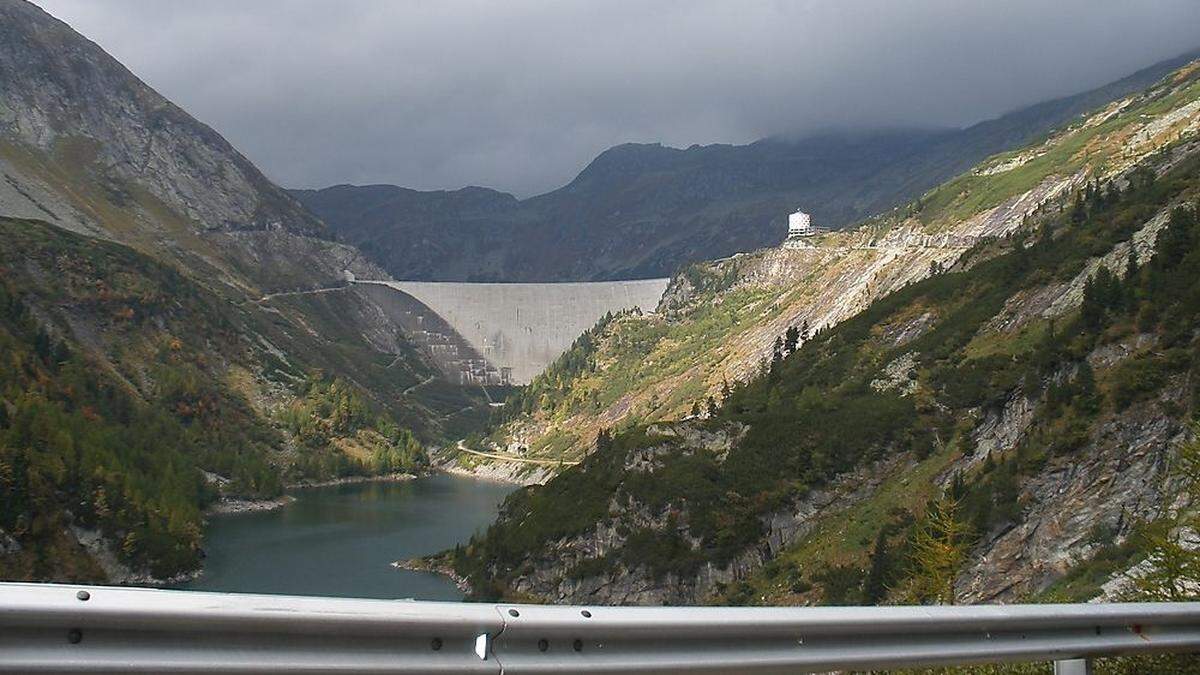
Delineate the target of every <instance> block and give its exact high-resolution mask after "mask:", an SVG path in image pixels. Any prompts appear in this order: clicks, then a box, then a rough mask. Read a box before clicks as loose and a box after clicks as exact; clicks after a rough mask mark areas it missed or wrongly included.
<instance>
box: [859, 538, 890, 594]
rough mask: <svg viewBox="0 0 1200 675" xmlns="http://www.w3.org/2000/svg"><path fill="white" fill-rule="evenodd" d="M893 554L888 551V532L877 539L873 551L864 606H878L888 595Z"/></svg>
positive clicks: (865, 588) (864, 588) (864, 587)
mask: <svg viewBox="0 0 1200 675" xmlns="http://www.w3.org/2000/svg"><path fill="white" fill-rule="evenodd" d="M891 563H892V554H891V551H889V550H888V540H887V532H886V530H880V531H879V535H878V536H876V537H875V548H874V549H873V550H872V551H871V568H870V570H869V571H868V572H867V580H866V581H864V582H863V604H864V605H877V604H879V602H880V601H881V600H883V598H884V596H886V595H887V581H888V580H887V577H888V572H889V570H890V569H891Z"/></svg>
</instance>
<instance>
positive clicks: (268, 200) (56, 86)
mask: <svg viewBox="0 0 1200 675" xmlns="http://www.w3.org/2000/svg"><path fill="white" fill-rule="evenodd" d="M0 72H2V73H4V77H3V78H2V79H0V134H3V135H4V136H6V137H7V138H9V139H13V140H16V141H18V142H21V143H26V144H28V145H31V146H33V147H36V148H38V149H40V150H42V151H45V152H66V153H71V154H74V155H75V156H76V157H75V158H76V159H81V158H85V159H87V160H88V161H90V162H93V163H94V164H96V165H97V166H98V167H102V169H100V170H99V175H98V178H99V179H100V180H102V181H106V182H107V184H108V185H109V187H110V188H111V189H113V190H117V191H119V190H121V189H122V186H123V185H124V184H126V183H135V184H136V185H138V186H141V187H143V188H145V189H147V190H149V192H150V193H151V194H153V195H154V196H155V197H156V198H158V199H159V200H161V201H162V202H164V203H166V204H168V205H170V206H171V207H173V208H175V209H177V210H178V211H179V213H181V214H182V215H184V216H186V217H187V218H188V219H190V220H191V221H193V222H194V223H195V224H196V226H198V227H200V228H202V229H204V230H241V229H259V230H261V229H284V230H287V231H290V232H294V233H297V234H308V235H312V234H320V233H322V232H323V231H324V226H323V224H322V223H321V222H320V221H319V220H317V219H316V218H315V217H313V216H312V215H310V214H309V213H308V212H307V211H306V210H305V209H304V208H303V207H301V206H300V205H299V203H297V202H296V201H295V200H294V199H293V198H292V197H291V196H290V195H288V194H287V193H286V192H284V191H283V190H281V189H279V188H278V187H276V186H275V185H273V184H272V183H271V182H270V181H268V180H267V179H266V178H265V177H264V176H263V175H262V174H261V173H260V172H259V171H258V169H256V168H255V167H254V166H253V165H252V164H251V163H250V162H249V161H247V160H246V158H245V157H243V156H242V155H241V154H240V153H238V152H237V151H236V150H235V149H234V148H233V147H232V146H230V145H229V143H228V142H227V141H225V139H224V138H222V137H221V136H220V135H219V134H217V133H216V132H215V131H213V130H212V129H210V128H209V127H207V126H205V125H203V124H201V123H199V122H197V121H196V120H195V119H193V118H192V117H191V116H190V115H188V114H187V113H186V112H184V111H183V110H181V109H179V108H178V107H177V106H175V105H174V104H173V103H171V102H170V101H168V100H166V99H165V98H163V97H162V96H161V95H159V94H158V93H157V92H155V91H154V90H152V89H150V88H149V87H147V86H146V85H145V84H143V83H142V82H141V80H139V79H137V78H136V77H135V76H134V75H133V74H132V73H130V72H129V71H128V70H126V69H125V67H124V66H122V65H121V64H120V63H118V62H117V61H116V60H115V59H113V58H112V57H110V56H109V55H108V54H106V53H105V52H104V51H103V50H102V49H100V47H98V46H96V45H95V44H93V43H91V42H88V41H86V40H82V39H80V37H79V36H78V35H77V34H76V33H75V32H74V31H73V30H71V28H70V27H69V26H67V25H66V24H64V23H62V22H61V21H58V20H57V19H54V18H53V17H51V16H50V15H49V14H46V13H45V12H43V11H42V10H40V9H38V8H37V7H36V6H34V5H33V4H31V3H28V2H25V1H24V0H4V1H3V2H0Z"/></svg>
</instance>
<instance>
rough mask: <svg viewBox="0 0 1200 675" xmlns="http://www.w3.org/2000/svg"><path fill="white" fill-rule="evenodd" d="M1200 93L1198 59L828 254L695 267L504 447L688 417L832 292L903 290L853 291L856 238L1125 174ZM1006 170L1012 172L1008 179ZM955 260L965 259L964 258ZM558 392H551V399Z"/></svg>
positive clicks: (842, 241) (616, 331)
mask: <svg viewBox="0 0 1200 675" xmlns="http://www.w3.org/2000/svg"><path fill="white" fill-rule="evenodd" d="M1198 99H1200V77H1198V76H1197V66H1196V65H1195V64H1192V65H1189V66H1186V67H1185V68H1183V69H1181V70H1179V71H1177V72H1176V73H1174V74H1172V75H1170V76H1169V77H1167V78H1166V79H1165V80H1163V81H1162V82H1161V83H1159V85H1157V86H1156V87H1154V88H1152V89H1150V90H1148V91H1146V92H1144V93H1141V94H1137V95H1132V96H1129V97H1127V98H1126V99H1122V100H1121V101H1117V102H1114V103H1112V104H1110V105H1108V106H1106V107H1104V108H1103V109H1101V110H1099V111H1096V112H1095V113H1093V114H1091V115H1088V116H1085V117H1084V118H1081V119H1080V120H1079V121H1077V122H1075V123H1073V124H1072V125H1070V126H1068V127H1066V128H1064V129H1062V130H1060V131H1058V132H1056V133H1054V134H1051V135H1049V136H1048V137H1047V138H1046V139H1045V140H1044V141H1040V142H1037V143H1034V144H1033V145H1031V146H1028V147H1026V148H1022V149H1020V150H1015V151H1012V152H1008V153H1004V154H1001V155H998V156H996V157H993V158H990V159H988V160H986V161H985V162H983V163H981V164H980V165H979V167H977V168H976V169H975V170H972V171H970V172H967V173H965V174H963V175H961V176H959V177H956V178H954V179H953V180H951V181H949V182H947V183H946V184H944V185H942V186H939V187H937V188H934V189H933V190H931V191H930V192H929V193H927V194H926V195H924V196H923V197H922V198H921V199H920V200H918V201H917V202H915V203H914V204H913V205H911V206H910V207H908V208H905V209H898V210H896V211H894V212H891V213H889V214H885V215H883V216H880V217H877V218H873V219H871V220H869V221H866V222H865V223H863V224H862V225H860V226H859V227H858V228H857V229H856V230H851V231H848V232H847V233H839V234H834V235H829V236H826V237H825V238H824V239H823V241H821V242H820V243H819V246H820V249H818V251H816V252H808V253H805V252H796V253H793V254H791V255H790V256H787V255H785V254H784V253H781V252H778V251H768V252H765V253H763V252H760V253H757V254H751V255H748V256H741V257H739V258H735V259H732V260H729V261H724V262H721V263H716V264H699V265H695V266H693V267H691V268H689V269H687V270H685V271H684V272H682V273H681V274H680V275H679V276H677V277H676V283H677V284H682V285H684V286H686V287H690V288H692V289H693V290H692V293H691V296H692V297H690V298H688V300H687V301H686V302H685V303H684V304H683V306H682V308H681V309H680V310H679V311H677V312H675V313H673V315H669V316H668V317H663V316H646V317H627V318H624V319H622V320H621V321H617V322H614V323H613V324H611V325H610V326H608V327H607V329H606V330H605V331H604V332H603V335H601V336H599V339H597V340H595V341H594V344H592V345H590V347H589V349H590V350H591V352H593V356H592V358H591V364H590V367H588V368H586V369H577V370H574V371H571V372H566V371H564V370H563V369H562V368H557V369H556V368H551V369H550V370H549V371H548V372H547V373H546V374H545V375H543V376H542V377H540V378H538V379H537V380H535V381H534V383H533V384H532V385H531V389H532V390H535V391H539V396H538V397H537V399H536V400H532V401H531V400H528V399H527V400H526V401H525V402H524V404H523V406H522V409H521V410H519V411H512V410H510V414H509V417H510V419H512V420H513V422H514V423H513V424H510V425H509V426H508V427H506V428H501V429H500V430H499V431H498V433H496V434H495V435H494V441H495V442H496V443H497V444H499V445H501V446H504V445H507V444H508V443H509V442H510V441H512V440H514V439H516V440H519V441H521V442H523V443H524V444H526V445H527V446H528V447H529V448H530V450H531V451H532V452H533V453H534V454H536V455H541V456H544V457H546V458H550V459H558V458H560V457H562V458H567V459H577V458H578V457H579V456H580V455H581V454H582V453H584V452H586V451H587V450H588V448H590V446H591V444H592V442H593V441H594V439H595V436H596V433H597V432H598V431H599V430H600V429H601V428H605V427H612V426H619V425H628V424H634V423H638V422H643V421H654V420H659V419H677V418H679V417H682V416H683V415H686V414H687V413H688V412H689V411H690V410H691V408H692V406H693V404H695V403H697V402H699V403H701V405H703V402H704V400H705V398H706V397H707V396H708V395H710V394H715V393H717V392H719V390H720V389H721V387H722V385H723V383H724V382H733V381H736V380H738V379H745V378H746V377H747V376H748V375H750V374H752V373H754V372H756V371H757V370H758V363H757V362H758V361H759V360H760V359H762V358H764V357H767V356H769V355H770V342H771V341H772V340H773V339H774V337H775V336H776V335H778V334H781V333H782V332H783V330H784V328H785V327H786V325H788V323H789V322H790V323H793V324H798V323H800V320H799V319H800V317H817V316H822V315H824V313H825V310H826V309H827V307H828V304H829V303H830V302H833V301H836V300H837V298H830V297H829V296H830V293H831V292H838V293H844V294H846V295H852V294H853V293H854V292H861V294H862V296H863V297H862V298H860V299H859V302H860V303H861V305H862V306H865V304H866V303H867V302H869V300H870V299H871V298H873V297H879V296H880V295H882V294H883V293H885V292H887V291H888V290H889V289H890V288H894V286H890V287H889V286H888V285H887V284H886V280H884V279H881V281H880V282H879V283H878V285H877V286H875V287H872V288H866V289H853V290H847V289H851V286H850V285H849V284H848V283H847V281H846V275H850V276H854V275H855V274H856V273H861V270H865V269H868V268H870V267H871V266H872V265H873V264H874V263H875V262H877V260H878V256H877V255H876V254H874V253H871V252H869V251H862V250H858V251H845V250H844V248H843V247H845V246H846V245H848V244H849V243H851V242H854V241H856V240H859V239H861V238H863V237H866V238H875V239H880V238H882V237H884V236H886V235H887V234H888V233H894V232H897V231H914V232H921V233H930V234H937V233H944V232H956V233H962V234H967V235H970V234H975V233H979V232H980V231H981V230H982V229H984V226H983V225H981V223H984V222H985V221H986V220H987V218H988V217H989V216H990V215H991V213H992V210H993V209H996V208H998V207H1001V206H1002V205H1005V204H1006V203H1011V202H1012V201H1013V200H1015V199H1017V198H1019V197H1021V196H1022V195H1025V194H1026V193H1030V192H1031V191H1034V192H1036V191H1037V190H1038V188H1039V186H1043V185H1046V184H1047V182H1048V181H1054V180H1059V181H1065V180H1067V179H1068V178H1069V177H1071V176H1073V175H1076V174H1078V173H1080V172H1083V173H1084V175H1094V176H1106V175H1115V173H1117V172H1120V171H1123V170H1126V169H1128V167H1129V166H1131V164H1132V163H1133V162H1134V161H1137V160H1138V159H1139V158H1144V157H1146V156H1147V155H1149V154H1151V153H1153V152H1156V151H1157V150H1158V149H1159V148H1161V147H1163V146H1164V145H1166V144H1168V143H1170V142H1173V141H1175V140H1176V139H1177V138H1179V137H1180V135H1181V134H1184V133H1194V131H1195V127H1196V111H1195V110H1194V109H1191V108H1186V106H1193V107H1194V106H1195V105H1196V101H1197V100H1198ZM1179 109H1187V110H1189V111H1190V114H1188V115H1182V116H1179V119H1176V120H1174V121H1173V122H1172V123H1163V122H1161V121H1160V120H1161V119H1163V118H1164V117H1166V116H1168V115H1169V114H1170V113H1171V112H1172V111H1176V110H1179ZM1156 118H1157V119H1156ZM1155 122H1158V125H1157V127H1156V126H1154V123H1155ZM1147 129H1150V132H1147V131H1146V130H1147ZM1151 132H1152V133H1151ZM1014 159H1018V160H1027V161H1024V162H1023V163H1015V162H1014ZM1014 164H1016V165H1015V166H1013V165H1014ZM1001 166H1012V168H1010V169H1008V170H1005V171H997V170H996V167H1001ZM780 257H784V258H785V259H784V261H783V263H782V264H783V266H784V271H783V272H782V273H779V272H772V271H770V269H769V268H770V265H772V264H780V263H778V261H777V260H776V259H777V258H780ZM945 260H946V262H953V257H948V258H946V259H945ZM789 261H791V266H788V265H787V263H788V262H789ZM914 264H915V265H916V264H924V265H928V262H925V261H923V260H922V261H921V262H920V263H914ZM764 268H767V269H764ZM921 271H923V270H921ZM831 289H832V290H831ZM814 323H815V319H814ZM765 326H771V330H769V331H768V330H764V327H765ZM546 392H551V393H550V395H548V396H543V395H542V394H544V393H546ZM517 412H520V413H521V414H519V415H518V414H516V413H517Z"/></svg>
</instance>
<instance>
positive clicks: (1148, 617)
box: [0, 584, 1200, 674]
mask: <svg viewBox="0 0 1200 675" xmlns="http://www.w3.org/2000/svg"><path fill="white" fill-rule="evenodd" d="M1197 651H1200V603H1176V604H1156V603H1138V604H1111V605H1103V604H1101V605H1007V606H1006V605H977V606H965V607H813V608H765V607H764V608H759V607H732V608H724V607H566V606H545V605H515V604H494V605H493V604H470V603H450V602H413V601H406V600H357V599H345V598H315V597H291V596H270V595H241V594H225V593H199V592H190V591H164V590H154V589H135V588H110V587H95V586H70V585H54V584H0V672H18V673H59V672H70V673H259V672H268V671H286V672H296V673H309V674H312V673H414V672H429V673H433V672H439V673H444V672H472V673H485V672H488V673H500V672H503V673H541V672H559V671H582V672H599V673H629V672H639V673H641V672H661V673H681V672H687V673H691V672H790V673H794V672H820V671H829V670H840V669H884V668H896V667H913V666H934V665H961V664H973V663H990V662H1001V661H1056V662H1058V664H1059V665H1058V667H1059V668H1060V669H1061V670H1060V671H1059V672H1080V673H1082V672H1087V662H1086V659H1088V658H1090V657H1094V656H1102V655H1115V654H1141V653H1148V652H1197Z"/></svg>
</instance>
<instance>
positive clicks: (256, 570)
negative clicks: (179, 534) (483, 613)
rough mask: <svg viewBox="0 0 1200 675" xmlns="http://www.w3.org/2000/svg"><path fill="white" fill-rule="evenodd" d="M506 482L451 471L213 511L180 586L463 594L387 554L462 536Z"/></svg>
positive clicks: (431, 549) (436, 547) (491, 509)
mask: <svg viewBox="0 0 1200 675" xmlns="http://www.w3.org/2000/svg"><path fill="white" fill-rule="evenodd" d="M514 489H516V488H515V486H513V485H508V484H504V483H495V482H489V481H482V480H476V479H472V478H464V477H460V476H453V475H449V474H434V475H431V476H424V477H421V478H416V479H413V480H408V481H400V482H367V483H350V484H344V485H333V486H328V487H314V488H302V489H297V490H294V491H292V492H291V493H290V494H292V495H293V496H295V497H296V501H294V502H292V503H291V504H289V505H287V506H284V507H283V508H280V509H276V510H274V511H259V512H251V513H236V514H225V515H217V516H211V517H210V518H209V524H208V528H207V529H206V530H205V538H204V550H205V553H206V554H207V557H206V558H205V560H204V573H203V574H202V575H201V576H200V577H199V578H198V579H195V580H194V581H190V582H188V583H185V584H182V585H181V586H179V588H184V589H188V590H202V591H224V592H237V593H276V594H286V595H324V596H344V597H357V598H412V599H415V600H461V599H462V597H463V594H462V593H461V592H460V591H459V590H458V588H456V587H455V585H454V584H453V582H451V581H450V580H449V579H446V578H445V577H442V576H440V575H437V574H432V573H427V572H411V571H408V570H400V569H396V568H394V567H392V566H391V562H392V561H394V560H399V559H402V558H413V557H419V556H423V555H428V554H430V553H436V552H438V551H441V550H444V549H447V548H451V547H453V546H454V545H455V544H458V543H466V542H467V540H468V539H470V537H471V535H472V534H474V533H475V532H477V531H482V530H483V529H484V528H486V527H487V526H488V525H489V524H490V523H491V522H492V520H494V518H495V516H496V510H497V508H498V507H499V506H500V503H501V502H503V501H504V497H505V496H507V495H508V494H509V493H510V492H512V491H513V490H514Z"/></svg>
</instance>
